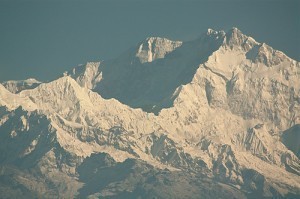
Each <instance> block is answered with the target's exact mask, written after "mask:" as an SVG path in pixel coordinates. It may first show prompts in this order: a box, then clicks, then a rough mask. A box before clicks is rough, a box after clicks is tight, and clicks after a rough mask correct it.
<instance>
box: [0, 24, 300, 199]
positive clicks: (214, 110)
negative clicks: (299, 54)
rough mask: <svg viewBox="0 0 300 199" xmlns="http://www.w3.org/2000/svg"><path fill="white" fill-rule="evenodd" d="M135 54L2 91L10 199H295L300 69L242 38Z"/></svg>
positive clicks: (151, 44) (232, 34)
mask: <svg viewBox="0 0 300 199" xmlns="http://www.w3.org/2000/svg"><path fill="white" fill-rule="evenodd" d="M133 49H134V50H131V51H128V52H125V53H124V54H123V55H121V56H120V57H118V58H116V59H114V60H111V61H102V62H101V63H87V64H86V65H81V66H78V67H76V68H74V69H73V70H72V71H68V72H66V73H65V74H64V77H61V78H58V79H57V80H54V81H52V82H49V83H44V84H40V85H39V86H37V87H36V88H34V89H25V90H23V91H21V92H20V93H18V94H13V93H10V92H9V91H8V90H6V88H5V87H4V86H1V85H0V105H1V107H0V137H1V139H0V142H1V143H0V149H1V150H0V152H1V153H0V166H1V172H0V176H1V178H0V188H1V190H3V191H2V192H3V193H5V196H10V195H12V194H15V195H16V197H18V196H22V194H25V195H24V196H26V197H27V196H28V198H29V197H32V196H36V197H40V198H42V197H43V198H52V197H57V196H58V197H59V198H69V197H71V198H72V197H78V198H85V197H88V196H89V197H91V198H93V197H94V198H97V197H106V198H138V197H142V198H153V197H158V198H197V197H198V196H199V195H203V196H204V197H205V198H218V197H223V198H232V197H235V198H262V197H279V198H284V197H291V198H293V197H299V194H300V186H299V185H300V180H299V179H300V178H299V175H300V160H299V153H298V152H299V151H298V149H299V142H297V141H295V140H296V139H297V137H299V136H297V134H298V132H299V131H298V130H297V129H298V124H299V122H300V121H299V118H300V115H299V113H300V110H299V109H300V108H299V107H300V106H299V104H300V101H299V99H300V84H299V74H300V65H299V62H297V61H295V60H292V59H290V58H289V57H287V56H286V55H284V54H283V53H282V52H279V51H276V50H274V49H272V48H271V47H269V46H267V45H266V44H260V43H258V42H256V41H255V40H254V39H253V38H251V37H248V36H246V35H244V34H242V33H241V31H239V30H238V29H236V28H233V29H232V30H230V31H228V32H227V33H225V32H224V31H214V30H211V29H210V30H208V31H207V32H206V33H204V34H203V35H201V36H200V37H199V38H198V39H197V40H195V41H190V42H177V41H176V42H173V41H170V40H167V39H162V38H148V39H146V40H145V41H143V42H141V43H140V44H139V45H138V46H137V47H136V48H133ZM295 129H296V130H295ZM16 187H18V189H17V190H18V191H17V192H13V190H14V189H16Z"/></svg>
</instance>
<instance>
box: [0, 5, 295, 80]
mask: <svg viewBox="0 0 300 199" xmlns="http://www.w3.org/2000/svg"><path fill="white" fill-rule="evenodd" d="M233 26H234V27H238V28H239V29H240V30H241V31H242V32H243V33H245V34H247V35H249V36H252V37H254V38H255V39H256V40H257V41H258V42H265V43H267V44H269V45H271V46H272V47H274V48H275V49H278V50H281V51H284V52H285V53H286V54H287V55H288V56H290V57H292V58H294V59H296V60H298V61H299V60H300V37H299V36H300V1H298V0H295V1H291V0H281V1H278V0H268V1H267V0H259V1H258V0H229V1H226V0H219V1H216V0H213V1H211V0H210V1H209V0H207V1H203V0H202V1H201V0H198V1H196V0H194V1H191V0H182V1H179V0H160V1H158V0H139V1H138V0H106V1H95V0H90V1H89V0H75V1H71V0H60V1H59V0H22V1H21V0H20V1H18V0H0V81H4V80H8V79H25V78H29V77H35V78H37V79H40V80H50V79H53V78H55V77H56V76H57V75H59V74H62V73H63V72H64V71H66V70H68V69H70V68H72V67H74V66H77V65H78V64H81V63H85V62H87V61H98V60H105V59H109V58H113V57H116V56H118V55H119V54H120V53H122V52H124V51H125V50H127V49H128V48H130V47H132V46H134V45H136V44H137V43H138V42H139V41H141V40H143V39H144V38H146V37H148V36H161V37H168V38H170V39H178V40H184V41H186V40H192V39H195V38H197V37H198V36H199V35H200V34H201V33H203V32H204V31H206V30H207V28H213V29H217V30H220V29H224V30H228V29H230V28H231V27H233Z"/></svg>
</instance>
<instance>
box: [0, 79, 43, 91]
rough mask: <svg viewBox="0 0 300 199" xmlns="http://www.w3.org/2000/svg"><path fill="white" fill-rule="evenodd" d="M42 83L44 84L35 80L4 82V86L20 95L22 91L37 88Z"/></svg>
mask: <svg viewBox="0 0 300 199" xmlns="http://www.w3.org/2000/svg"><path fill="white" fill-rule="evenodd" d="M41 83H42V82H40V81H38V80H36V79H34V78H29V79H26V80H10V81H5V82H2V85H3V86H4V87H5V88H6V89H7V90H9V91H10V92H12V93H19V92H21V91H22V90H26V89H32V88H35V87H37V86H38V85H39V84H41Z"/></svg>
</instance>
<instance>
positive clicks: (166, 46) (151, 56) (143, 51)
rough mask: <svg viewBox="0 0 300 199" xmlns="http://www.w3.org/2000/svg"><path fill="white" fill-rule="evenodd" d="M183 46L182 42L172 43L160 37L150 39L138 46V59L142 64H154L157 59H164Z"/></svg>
mask: <svg viewBox="0 0 300 199" xmlns="http://www.w3.org/2000/svg"><path fill="white" fill-rule="evenodd" d="M181 45H182V42H181V41H171V40H169V39H166V38H160V37H148V38H147V39H146V40H145V41H142V42H141V43H140V44H139V45H138V49H137V52H136V57H137V58H138V59H139V60H140V62H141V63H146V62H152V61H154V60H156V59H160V58H164V57H165V55H166V54H168V53H170V52H172V51H173V50H175V49H176V48H178V47H180V46H181Z"/></svg>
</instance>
